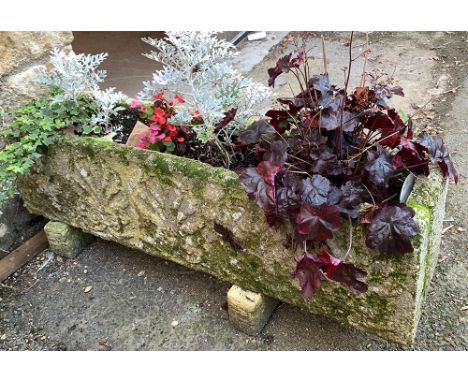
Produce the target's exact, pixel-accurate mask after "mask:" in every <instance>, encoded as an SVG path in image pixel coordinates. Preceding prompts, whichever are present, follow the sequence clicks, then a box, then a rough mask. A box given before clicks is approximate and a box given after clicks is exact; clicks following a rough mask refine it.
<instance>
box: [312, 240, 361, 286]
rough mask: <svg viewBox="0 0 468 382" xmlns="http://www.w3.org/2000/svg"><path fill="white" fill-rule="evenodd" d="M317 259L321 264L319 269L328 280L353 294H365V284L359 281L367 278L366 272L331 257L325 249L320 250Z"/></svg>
mask: <svg viewBox="0 0 468 382" xmlns="http://www.w3.org/2000/svg"><path fill="white" fill-rule="evenodd" d="M318 258H319V259H320V260H321V262H322V266H321V269H322V270H323V271H324V272H325V274H326V275H327V278H329V279H330V280H333V281H336V282H339V283H340V284H343V285H344V286H346V287H347V288H348V289H350V290H351V291H352V292H354V293H365V292H367V284H366V283H364V282H362V281H360V280H359V279H362V278H364V277H366V276H367V272H365V271H363V270H361V269H359V268H356V267H355V266H354V265H353V264H347V263H344V262H342V261H341V260H339V259H337V258H336V257H334V256H332V255H331V254H330V252H329V251H328V250H326V249H322V250H320V252H319V253H318Z"/></svg>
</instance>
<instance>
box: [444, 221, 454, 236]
mask: <svg viewBox="0 0 468 382" xmlns="http://www.w3.org/2000/svg"><path fill="white" fill-rule="evenodd" d="M450 228H453V224H450V225H449V226H448V227H445V228H444V229H443V230H442V235H443V234H444V233H445V232H447V231H448V230H449V229H450Z"/></svg>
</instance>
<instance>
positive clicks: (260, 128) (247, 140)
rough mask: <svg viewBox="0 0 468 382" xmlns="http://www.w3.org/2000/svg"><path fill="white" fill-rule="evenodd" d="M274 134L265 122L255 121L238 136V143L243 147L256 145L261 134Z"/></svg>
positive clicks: (273, 130)
mask: <svg viewBox="0 0 468 382" xmlns="http://www.w3.org/2000/svg"><path fill="white" fill-rule="evenodd" d="M274 132H275V129H273V127H272V126H271V125H270V124H269V123H268V122H267V121H265V120H260V121H256V122H254V123H252V124H251V125H250V126H249V127H247V128H246V129H245V130H244V131H242V132H241V133H240V134H239V142H241V143H242V144H244V145H251V144H254V143H257V142H258V141H259V140H260V137H261V136H262V135H263V134H268V133H274Z"/></svg>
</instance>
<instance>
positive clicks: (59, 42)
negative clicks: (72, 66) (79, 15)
mask: <svg viewBox="0 0 468 382" xmlns="http://www.w3.org/2000/svg"><path fill="white" fill-rule="evenodd" d="M72 40H73V34H72V33H71V32H0V107H3V108H4V109H7V108H9V107H11V106H14V105H16V104H18V103H20V102H22V101H26V100H30V99H32V98H34V97H38V96H40V95H42V94H44V92H45V91H46V89H44V87H42V86H40V85H39V84H37V83H36V82H35V81H34V78H35V77H36V75H37V73H38V71H39V68H40V67H41V66H43V65H45V64H46V63H47V61H48V57H49V52H50V50H51V49H52V48H54V47H58V48H66V49H70V50H71V45H70V44H71V42H72ZM0 128H1V124H0ZM1 145H2V143H1V142H0V147H1ZM40 220H41V219H38V217H34V216H32V215H30V214H29V213H28V212H27V211H26V209H25V208H24V207H23V203H22V201H21V200H20V199H19V198H14V199H12V200H10V201H9V202H7V203H6V204H5V205H4V206H3V208H2V209H0V258H1V257H2V256H3V255H5V254H6V252H8V251H10V250H11V249H13V248H14V247H16V246H17V245H18V244H20V243H21V242H22V241H24V240H25V239H27V237H28V236H30V235H31V233H33V232H34V231H36V230H37V229H38V228H39V227H40V226H41V221H40Z"/></svg>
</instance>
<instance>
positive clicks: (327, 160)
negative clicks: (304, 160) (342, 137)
mask: <svg viewBox="0 0 468 382" xmlns="http://www.w3.org/2000/svg"><path fill="white" fill-rule="evenodd" d="M309 157H310V159H312V168H311V170H312V172H314V173H316V174H320V175H339V174H341V173H342V170H341V167H340V163H339V162H338V160H337V158H336V154H334V153H333V152H332V151H331V150H330V149H329V148H328V147H327V146H325V145H320V146H319V147H313V148H312V149H311V150H310V152H309Z"/></svg>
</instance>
